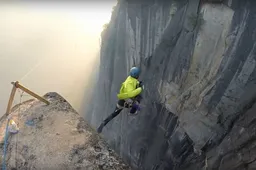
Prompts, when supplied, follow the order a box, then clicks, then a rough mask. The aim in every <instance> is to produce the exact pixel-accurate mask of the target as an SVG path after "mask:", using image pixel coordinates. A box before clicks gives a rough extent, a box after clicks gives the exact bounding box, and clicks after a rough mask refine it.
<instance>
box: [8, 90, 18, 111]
mask: <svg viewBox="0 0 256 170" xmlns="http://www.w3.org/2000/svg"><path fill="white" fill-rule="evenodd" d="M16 89H17V88H16V86H15V85H13V87H12V92H11V94H10V98H9V102H8V105H7V109H6V114H7V115H8V114H9V113H10V111H11V108H12V103H13V100H14V96H15V92H16Z"/></svg>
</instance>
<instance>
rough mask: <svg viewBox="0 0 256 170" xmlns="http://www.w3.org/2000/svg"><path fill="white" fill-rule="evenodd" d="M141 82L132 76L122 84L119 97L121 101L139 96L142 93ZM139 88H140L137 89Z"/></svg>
mask: <svg viewBox="0 0 256 170" xmlns="http://www.w3.org/2000/svg"><path fill="white" fill-rule="evenodd" d="M138 85H139V81H138V80H137V79H135V78H133V77H131V76H128V77H127V79H126V80H125V81H124V82H123V83H122V86H121V88H120V91H119V94H118V95H117V97H118V99H119V100H124V99H129V98H133V97H135V96H137V95H139V94H140V93H141V91H142V88H141V87H138ZM137 87H138V88H137Z"/></svg>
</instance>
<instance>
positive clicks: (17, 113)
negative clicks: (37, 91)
mask: <svg viewBox="0 0 256 170" xmlns="http://www.w3.org/2000/svg"><path fill="white" fill-rule="evenodd" d="M45 97H46V98H47V99H48V100H49V101H50V102H51V104H50V105H49V106H46V105H45V104H44V103H41V102H39V101H36V100H30V101H27V102H24V103H22V104H21V105H18V106H16V107H14V108H13V111H12V113H11V115H10V117H11V118H12V119H13V120H14V121H15V122H16V123H17V124H18V126H19V132H18V133H17V134H9V138H8V143H7V155H6V166H7V167H6V169H12V170H13V169H21V170H23V169H24V170H27V169H56V170H58V169H59V170H64V169H72V170H74V169H87V170H102V169H105V170H109V169H115V170H128V169H130V168H129V167H128V166H127V165H125V164H124V163H123V162H122V161H121V160H120V158H119V157H118V156H117V155H116V154H115V152H113V150H111V149H110V148H109V147H108V145H107V144H106V143H105V142H104V141H103V140H102V139H101V138H100V137H99V136H98V135H97V134H95V131H94V130H93V129H91V128H90V126H89V125H88V124H87V123H86V122H85V121H84V119H83V118H81V117H80V116H79V115H78V114H77V113H76V112H75V110H74V109H73V108H72V107H71V106H70V105H69V103H68V102H67V101H66V100H65V99H64V98H62V97H61V96H59V95H58V94H57V93H48V94H46V95H45ZM5 128H6V119H5V117H3V118H2V119H1V122H0V141H1V147H0V149H1V150H3V142H4V141H3V137H4V135H5ZM1 153H3V151H1ZM1 158H2V157H1ZM1 163H2V160H1ZM1 169H2V165H1Z"/></svg>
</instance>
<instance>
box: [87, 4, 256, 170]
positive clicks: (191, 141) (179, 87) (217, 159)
mask: <svg viewBox="0 0 256 170" xmlns="http://www.w3.org/2000/svg"><path fill="white" fill-rule="evenodd" d="M255 14H256V2H255V1H254V0H244V1H240V0H223V1H217V0H216V1H204V0H201V1H200V0H180V1H176V0H160V1H154V0H147V1H145V0H139V1H134V0H120V1H119V2H118V5H117V6H116V8H115V10H114V12H113V13H112V18H111V22H110V23H109V25H108V28H107V29H106V30H104V32H103V33H102V47H101V58H100V60H101V61H100V71H99V80H98V82H97V88H96V89H97V90H96V91H95V93H94V99H93V104H94V105H93V106H92V107H91V110H90V111H89V112H88V113H87V115H86V118H87V120H89V121H90V123H91V124H92V125H93V126H94V127H97V126H98V125H99V124H100V122H101V121H102V120H103V119H104V118H105V117H106V116H107V115H108V114H110V113H111V112H112V111H113V109H114V107H115V103H116V101H117V99H116V94H117V93H118V90H119V87H120V84H121V82H122V81H123V80H124V79H125V78H126V76H127V73H128V71H129V69H130V68H131V67H132V66H139V67H141V68H142V72H143V73H142V76H141V79H142V80H143V81H144V82H145V87H146V89H145V91H144V92H143V97H144V100H143V102H142V105H143V108H142V111H141V112H140V114H139V115H138V116H136V117H129V116H128V115H127V114H126V112H125V111H123V113H122V114H121V115H120V116H118V117H117V118H116V119H115V120H114V121H112V122H111V123H110V124H109V125H107V127H106V129H104V131H103V134H104V136H105V138H106V139H107V140H108V142H109V144H110V145H111V146H112V147H113V148H114V149H115V150H116V151H117V152H118V153H119V154H120V156H121V157H122V158H124V159H125V160H126V162H127V163H129V164H130V165H132V167H133V168H134V169H145V170H149V169H152V170H162V169H176V170H177V169H182V170H186V169H189V170H190V169H191V170H192V169H195V170H198V169H208V170H209V169H221V170H224V169H225V170H227V169H254V168H255V163H254V160H255V152H254V149H255V130H254V128H255V127H254V126H255V122H254V116H253V112H254V110H255V106H254V103H255V99H256V88H255V87H256V86H255V83H256V81H255V80H256V79H255V78H256V69H255V64H256V61H255V59H256V56H255V47H256V43H255V35H256V34H255V32H256V22H255Z"/></svg>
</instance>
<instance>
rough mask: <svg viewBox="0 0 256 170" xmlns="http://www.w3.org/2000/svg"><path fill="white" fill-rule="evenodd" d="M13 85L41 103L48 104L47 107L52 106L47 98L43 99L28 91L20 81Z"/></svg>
mask: <svg viewBox="0 0 256 170" xmlns="http://www.w3.org/2000/svg"><path fill="white" fill-rule="evenodd" d="M13 84H14V85H15V87H16V88H19V89H21V90H23V91H24V92H26V93H28V94H30V95H31V96H33V97H35V98H37V99H38V100H40V101H42V102H44V103H46V104H47V105H49V104H50V102H49V101H48V100H46V99H45V98H43V97H41V96H39V95H38V94H36V93H34V92H32V91H31V90H29V89H27V88H26V87H24V86H22V85H21V84H20V83H19V82H18V81H16V82H14V83H13Z"/></svg>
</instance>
